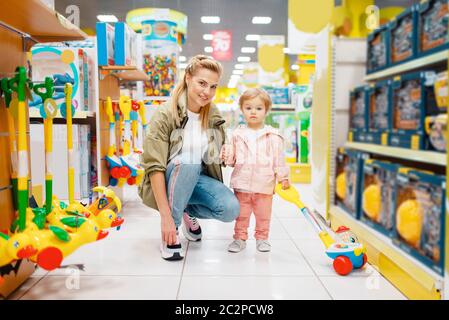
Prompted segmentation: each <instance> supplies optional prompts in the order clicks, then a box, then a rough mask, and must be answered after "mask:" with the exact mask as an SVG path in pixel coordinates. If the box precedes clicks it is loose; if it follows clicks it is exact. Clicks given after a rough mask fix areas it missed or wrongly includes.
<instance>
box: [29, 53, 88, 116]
mask: <svg viewBox="0 0 449 320" xmlns="http://www.w3.org/2000/svg"><path fill="white" fill-rule="evenodd" d="M31 55H32V62H31V63H32V68H33V72H32V74H33V76H32V80H33V82H42V81H44V80H45V77H50V78H52V79H53V83H54V89H55V92H54V94H53V99H54V100H55V101H56V104H57V106H58V108H60V107H61V105H62V104H63V103H64V102H65V95H64V86H65V84H66V83H71V84H72V85H73V93H72V103H73V105H74V107H75V110H83V111H86V110H89V99H90V98H89V93H90V90H89V70H88V66H89V64H88V57H87V54H86V52H85V51H84V50H83V49H81V48H70V47H62V46H43V45H42V46H35V47H33V49H32V50H31ZM33 99H34V101H32V102H30V103H29V106H30V107H35V108H38V109H39V110H40V112H41V115H42V117H45V111H44V108H43V104H42V99H41V98H40V97H39V96H37V95H33Z"/></svg>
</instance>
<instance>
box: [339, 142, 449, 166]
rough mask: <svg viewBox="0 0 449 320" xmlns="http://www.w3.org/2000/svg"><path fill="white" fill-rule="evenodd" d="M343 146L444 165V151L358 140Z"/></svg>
mask: <svg viewBox="0 0 449 320" xmlns="http://www.w3.org/2000/svg"><path fill="white" fill-rule="evenodd" d="M345 148H351V149H356V150H360V151H365V152H370V153H375V154H379V155H383V156H387V157H393V158H399V159H405V160H411V161H416V162H424V163H430V164H436V165H439V166H446V157H447V156H446V153H441V152H433V151H422V150H411V149H406V148H396V147H388V146H382V145H377V144H368V143H359V142H346V143H345Z"/></svg>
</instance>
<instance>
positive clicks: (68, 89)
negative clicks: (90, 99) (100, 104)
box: [64, 83, 75, 204]
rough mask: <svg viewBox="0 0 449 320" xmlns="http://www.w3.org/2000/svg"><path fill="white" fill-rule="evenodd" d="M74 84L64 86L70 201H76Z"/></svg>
mask: <svg viewBox="0 0 449 320" xmlns="http://www.w3.org/2000/svg"><path fill="white" fill-rule="evenodd" d="M72 91H73V88H72V84H70V83H66V84H65V87H64V94H65V107H66V121H67V162H68V183H69V185H68V189H69V203H70V204H72V203H74V202H75V166H74V165H75V164H74V163H73V130H72V129H73V125H72Z"/></svg>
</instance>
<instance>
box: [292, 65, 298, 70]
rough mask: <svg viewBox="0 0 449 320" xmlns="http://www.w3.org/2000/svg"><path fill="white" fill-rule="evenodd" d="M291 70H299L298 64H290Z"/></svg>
mask: <svg viewBox="0 0 449 320" xmlns="http://www.w3.org/2000/svg"><path fill="white" fill-rule="evenodd" d="M291 68H292V70H299V66H298V65H297V64H292V66H291Z"/></svg>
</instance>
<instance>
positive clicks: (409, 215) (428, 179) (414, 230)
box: [393, 168, 446, 275]
mask: <svg viewBox="0 0 449 320" xmlns="http://www.w3.org/2000/svg"><path fill="white" fill-rule="evenodd" d="M445 181H446V178H445V177H444V176H439V175H435V174H433V173H429V172H421V171H418V170H413V169H407V168H401V169H399V172H398V176H397V181H396V201H395V205H394V212H395V219H394V222H395V226H394V238H393V242H394V243H395V244H396V245H398V246H399V247H400V248H402V249H403V250H405V251H406V252H408V253H409V254H411V255H412V256H414V257H415V258H417V259H418V260H420V261H421V262H423V263H424V264H425V265H427V266H428V267H430V268H431V269H433V270H435V271H436V272H437V273H439V274H441V275H443V272H444V252H445V251H444V234H445V230H444V229H445V215H446V213H445V210H446V209H445V194H446V191H445V188H446V183H445Z"/></svg>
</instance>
